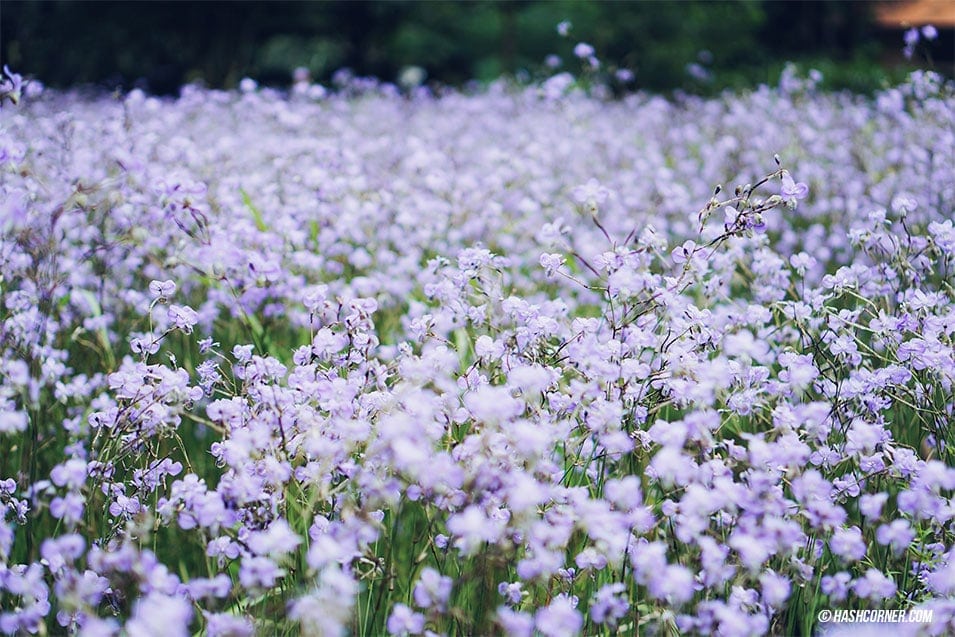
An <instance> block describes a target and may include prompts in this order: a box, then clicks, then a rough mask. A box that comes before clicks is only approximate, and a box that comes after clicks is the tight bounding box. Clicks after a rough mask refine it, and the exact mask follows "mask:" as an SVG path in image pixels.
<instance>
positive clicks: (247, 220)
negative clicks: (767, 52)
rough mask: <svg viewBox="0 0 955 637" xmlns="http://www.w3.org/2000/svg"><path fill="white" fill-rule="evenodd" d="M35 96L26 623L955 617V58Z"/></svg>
mask: <svg viewBox="0 0 955 637" xmlns="http://www.w3.org/2000/svg"><path fill="white" fill-rule="evenodd" d="M14 84H15V83H14V82H12V81H8V82H7V85H6V86H7V88H6V90H7V93H8V95H9V96H13V91H14V88H16V90H17V91H19V86H16V87H15V86H14ZM28 93H29V91H27V90H26V89H24V95H23V97H22V99H18V100H17V102H18V103H16V104H14V103H7V104H4V105H3V108H2V110H0V295H2V300H0V513H2V516H0V518H2V524H0V632H2V633H4V634H10V635H14V634H25V633H31V634H81V635H90V636H93V635H97V636H98V635H119V634H128V635H130V636H134V637H136V636H144V635H156V636H172V637H175V636H179V635H183V636H189V635H196V634H205V635H210V636H216V635H218V636H226V635H229V636H241V635H291V634H301V635H346V634H347V635H370V636H377V635H384V634H390V635H498V634H500V635H516V636H528V637H529V636H531V635H543V636H545V637H556V636H560V635H633V634H638V633H639V634H656V635H673V634H708V635H725V636H735V635H740V636H742V635H763V634H775V635H811V634H816V633H818V632H819V631H824V630H825V629H826V628H827V625H824V624H821V623H819V622H818V619H817V618H818V617H819V611H821V610H826V609H859V610H861V609H887V610H892V609H897V610H908V609H912V608H921V609H926V610H931V611H932V612H931V613H930V614H929V615H930V617H931V621H929V622H927V623H913V624H899V625H897V626H895V627H893V630H896V631H897V632H899V633H904V632H906V631H907V633H909V634H915V633H916V632H921V633H923V634H933V635H942V634H951V633H952V632H953V631H955V602H953V601H952V598H953V595H955V531H953V525H955V506H953V502H952V495H953V490H955V465H953V462H955V446H953V445H955V434H953V431H952V427H953V423H955V394H953V383H955V349H953V342H955V226H953V221H952V218H953V216H955V171H953V167H955V92H953V88H952V86H951V85H950V84H945V83H944V82H943V81H942V80H941V79H940V78H939V77H938V76H936V75H934V74H931V73H920V74H915V75H913V76H912V77H911V78H910V80H909V81H908V82H907V83H905V84H904V85H901V86H897V87H894V88H887V89H885V90H883V91H882V92H880V93H879V94H877V95H875V96H873V97H861V96H855V95H849V94H833V93H823V92H818V91H817V90H816V88H815V80H814V79H812V78H802V77H799V76H798V75H796V74H794V73H787V74H786V75H784V77H783V79H782V81H781V82H780V84H779V85H778V86H774V87H765V86H764V87H761V88H759V89H757V90H754V91H751V92H743V93H733V94H730V93H727V94H724V95H722V96H720V97H717V98H709V99H703V98H697V97H690V96H685V97H677V98H673V99H665V98H663V97H658V96H651V95H646V94H642V93H636V94H633V95H629V96H626V97H623V98H621V99H617V100H610V99H606V98H602V97H601V96H600V95H599V94H598V95H589V94H588V93H587V92H585V91H583V90H580V89H578V88H575V84H574V81H573V79H572V78H569V77H568V76H556V77H555V78H552V79H551V80H549V81H547V82H545V83H544V84H542V85H535V86H530V87H520V86H514V85H509V84H505V83H498V84H492V85H491V86H489V87H487V88H486V89H481V90H479V91H476V92H473V93H462V92H452V91H448V92H446V93H443V94H440V95H434V94H431V93H428V92H425V91H412V92H410V93H407V92H401V91H398V90H397V89H394V88H393V87H390V86H387V85H380V84H377V83H374V82H371V81H367V80H362V79H352V80H349V83H348V84H347V85H345V86H343V87H340V88H339V90H336V91H331V92H326V91H323V90H320V87H316V86H313V87H311V88H310V89H309V90H307V91H301V90H300V91H296V92H293V93H292V94H280V93H278V92H274V91H271V90H269V89H258V88H256V87H254V86H252V85H248V86H246V87H245V90H243V91H237V92H222V91H212V90H205V89H199V88H196V87H186V88H184V89H183V92H182V95H181V97H179V98H178V99H174V100H171V99H158V98H154V97H149V96H146V95H144V94H143V93H141V92H139V91H133V92H131V93H129V94H127V95H115V96H84V95H82V94H79V93H57V92H53V91H45V92H42V93H40V92H39V91H34V94H33V95H27V94H28ZM17 97H20V96H19V94H17Z"/></svg>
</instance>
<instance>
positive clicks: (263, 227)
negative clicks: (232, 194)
mask: <svg viewBox="0 0 955 637" xmlns="http://www.w3.org/2000/svg"><path fill="white" fill-rule="evenodd" d="M239 194H241V195H242V203H244V204H245V207H246V208H248V209H249V212H251V213H252V220H253V221H255V227H256V228H258V229H259V232H266V231H267V230H268V229H269V226H268V225H267V224H266V223H265V219H263V218H262V211H261V210H259V209H258V208H256V207H255V204H254V203H252V198H251V197H249V193H247V192H246V191H245V189H243V188H239Z"/></svg>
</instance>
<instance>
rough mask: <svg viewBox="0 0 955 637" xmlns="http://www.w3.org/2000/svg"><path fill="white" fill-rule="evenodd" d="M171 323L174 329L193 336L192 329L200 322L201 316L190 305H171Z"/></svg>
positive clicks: (169, 313)
mask: <svg viewBox="0 0 955 637" xmlns="http://www.w3.org/2000/svg"><path fill="white" fill-rule="evenodd" d="M168 316H169V321H170V322H171V323H172V325H173V327H174V328H176V329H178V330H182V331H183V332H185V333H186V334H192V328H193V326H195V324H196V323H198V322H199V315H198V314H197V313H196V311H195V310H194V309H192V308H191V307H189V306H188V305H170V306H169V311H168Z"/></svg>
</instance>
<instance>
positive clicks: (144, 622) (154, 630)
mask: <svg viewBox="0 0 955 637" xmlns="http://www.w3.org/2000/svg"><path fill="white" fill-rule="evenodd" d="M191 621H192V607H191V606H190V604H189V602H187V601H186V600H185V599H183V598H181V597H170V596H167V595H163V594H160V593H155V592H154V593H150V594H148V595H146V596H145V597H142V598H140V599H139V600H138V601H137V602H136V604H135V606H134V607H133V616H132V618H131V619H130V620H129V622H128V623H127V624H126V633H127V634H128V635H129V637H166V636H168V637H187V636H188V635H190V634H192V633H191V631H190V630H189V624H190V622H191Z"/></svg>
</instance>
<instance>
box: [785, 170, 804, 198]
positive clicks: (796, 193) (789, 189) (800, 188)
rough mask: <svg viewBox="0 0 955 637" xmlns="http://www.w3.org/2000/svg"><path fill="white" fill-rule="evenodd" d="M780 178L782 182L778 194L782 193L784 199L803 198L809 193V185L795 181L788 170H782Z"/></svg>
mask: <svg viewBox="0 0 955 637" xmlns="http://www.w3.org/2000/svg"><path fill="white" fill-rule="evenodd" d="M782 179H783V184H782V186H781V187H780V189H779V194H780V195H782V196H783V198H784V199H790V200H795V199H805V198H806V196H807V195H809V186H807V185H806V184H804V183H803V182H801V181H800V182H799V183H796V182H795V181H793V178H792V176H790V174H789V173H788V172H786V171H784V172H783V177H782Z"/></svg>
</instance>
